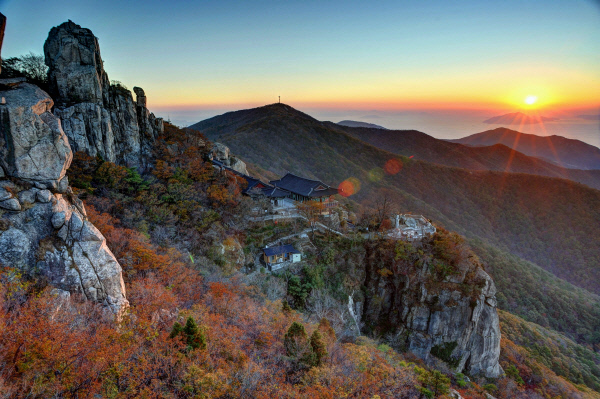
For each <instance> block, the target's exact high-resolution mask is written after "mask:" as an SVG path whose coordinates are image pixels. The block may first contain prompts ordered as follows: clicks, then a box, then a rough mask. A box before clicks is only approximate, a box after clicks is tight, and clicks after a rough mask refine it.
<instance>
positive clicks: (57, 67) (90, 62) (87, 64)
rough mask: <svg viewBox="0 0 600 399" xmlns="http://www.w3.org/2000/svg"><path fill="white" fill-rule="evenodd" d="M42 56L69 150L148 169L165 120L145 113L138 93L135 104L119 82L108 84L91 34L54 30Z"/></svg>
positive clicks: (73, 27)
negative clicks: (46, 66)
mask: <svg viewBox="0 0 600 399" xmlns="http://www.w3.org/2000/svg"><path fill="white" fill-rule="evenodd" d="M44 55H45V59H46V65H48V67H49V70H48V83H49V87H50V94H51V96H52V98H53V99H54V100H55V109H54V113H55V115H56V116H57V117H59V118H60V119H61V120H62V124H63V129H64V131H65V133H66V134H67V136H68V137H69V142H70V144H71V147H72V148H73V151H84V152H86V153H88V154H89V155H91V156H96V155H100V156H101V157H103V158H104V159H105V160H108V161H111V162H115V163H118V164H121V165H125V166H129V167H136V168H140V169H145V168H147V167H148V166H149V164H150V162H151V149H152V145H153V143H154V141H155V139H156V137H157V136H158V135H159V134H160V133H161V132H162V131H163V120H162V118H156V117H155V116H154V114H152V113H150V112H149V111H148V109H147V108H146V96H145V94H144V91H143V90H142V89H140V88H138V87H136V88H134V91H135V93H136V96H137V99H136V101H134V100H133V97H132V95H131V92H130V91H129V90H127V89H126V88H124V87H123V86H122V85H121V84H120V83H115V84H112V85H111V84H110V81H109V79H108V76H107V74H106V72H105V71H104V66H103V62H102V57H101V56H100V47H99V45H98V39H97V38H96V37H95V36H94V35H93V33H92V31H90V30H89V29H85V28H82V27H81V26H79V25H77V24H75V23H73V22H72V21H68V22H65V23H63V24H61V25H60V26H57V27H54V28H52V30H50V33H49V34H48V39H46V42H45V43H44Z"/></svg>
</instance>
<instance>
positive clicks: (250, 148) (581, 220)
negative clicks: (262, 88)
mask: <svg viewBox="0 0 600 399" xmlns="http://www.w3.org/2000/svg"><path fill="white" fill-rule="evenodd" d="M194 127H195V128H198V129H200V130H201V131H203V132H204V133H205V134H206V135H207V136H208V137H209V138H211V139H214V140H218V141H222V142H224V143H226V144H227V145H230V146H231V148H232V151H234V152H235V153H236V154H238V155H239V156H241V157H242V158H243V159H245V160H247V161H249V162H252V163H255V164H257V165H258V166H260V167H261V168H264V169H267V170H270V171H272V172H275V173H278V174H282V173H284V172H285V171H291V172H294V173H298V174H301V175H305V176H308V177H318V178H319V179H321V180H323V181H325V182H327V183H330V184H332V183H333V184H337V183H340V182H342V181H344V180H346V179H349V178H354V179H356V180H353V181H354V183H355V185H356V187H355V191H356V194H354V195H353V196H352V197H351V198H352V199H355V200H357V201H360V202H364V203H366V204H368V203H369V202H371V203H374V202H375V200H376V199H377V198H381V197H383V196H389V197H392V198H393V199H394V200H395V201H397V202H398V203H399V204H400V207H401V209H402V210H404V211H412V212H414V213H423V214H426V215H427V216H428V217H430V218H432V219H433V220H434V221H435V222H437V223H439V224H441V225H443V226H445V227H446V228H448V229H451V230H456V231H459V232H461V234H464V235H466V236H467V237H472V238H477V237H480V238H484V239H486V240H488V241H489V242H490V243H491V244H493V245H495V246H498V247H499V248H501V249H503V250H507V251H509V252H511V253H513V254H515V255H518V256H520V257H522V258H524V259H526V260H529V261H532V262H534V263H536V264H537V265H539V266H541V267H542V268H544V269H546V270H549V271H551V272H552V273H554V274H555V275H557V276H559V277H561V278H564V279H565V280H567V281H570V282H572V283H573V284H576V285H578V286H580V287H584V288H586V289H589V290H590V291H592V292H596V293H598V292H600V283H599V281H600V269H599V268H598V267H597V265H598V264H600V240H597V237H598V236H599V234H600V191H598V190H594V189H590V188H588V187H586V186H584V185H581V184H577V183H573V182H571V181H568V180H564V179H556V178H548V177H542V176H534V175H529V174H518V173H502V172H484V171H469V170H466V169H459V168H450V167H445V166H441V165H435V164H431V163H428V162H422V161H416V160H412V159H408V158H405V157H400V158H399V163H400V164H401V170H400V171H399V172H398V173H395V174H389V173H384V172H383V171H384V169H385V168H386V163H387V162H388V161H390V160H391V159H397V156H396V155H394V154H391V153H389V152H386V151H383V150H380V149H378V148H375V147H373V146H371V145H369V144H367V143H365V142H362V141H360V140H358V139H356V138H354V137H351V136H349V135H347V134H345V133H344V132H342V131H340V130H337V129H331V128H330V127H329V126H328V124H326V123H322V122H319V121H317V120H315V119H313V118H311V117H310V116H308V115H306V114H303V113H301V112H298V111H296V110H294V109H293V108H291V107H289V106H286V105H283V104H281V105H278V104H275V105H271V106H266V107H262V108H256V109H252V110H246V111H238V112H234V113H228V114H225V115H223V116H218V117H214V118H211V119H209V120H206V121H203V122H200V123H198V124H196V125H194ZM394 162H396V161H394ZM388 165H389V164H388ZM392 172H393V170H392Z"/></svg>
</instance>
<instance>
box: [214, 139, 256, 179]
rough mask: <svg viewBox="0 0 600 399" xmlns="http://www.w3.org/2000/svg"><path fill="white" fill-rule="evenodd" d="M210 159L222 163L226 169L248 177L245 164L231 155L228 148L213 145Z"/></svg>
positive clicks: (221, 145)
mask: <svg viewBox="0 0 600 399" xmlns="http://www.w3.org/2000/svg"><path fill="white" fill-rule="evenodd" d="M210 155H211V157H212V159H216V160H217V161H219V162H222V163H223V165H225V166H226V167H228V168H230V169H233V170H235V171H236V172H239V173H241V174H244V175H248V170H247V169H246V163H245V162H244V161H242V160H241V159H239V158H236V157H234V156H232V155H231V152H230V151H229V147H227V146H226V145H225V144H222V143H214V144H213V147H212V152H211V154H210Z"/></svg>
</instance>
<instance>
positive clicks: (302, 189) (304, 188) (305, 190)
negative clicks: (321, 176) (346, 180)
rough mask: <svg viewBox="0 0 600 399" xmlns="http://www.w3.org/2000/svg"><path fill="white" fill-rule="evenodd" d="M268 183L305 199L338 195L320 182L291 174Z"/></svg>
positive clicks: (333, 189) (336, 191) (334, 190)
mask: <svg viewBox="0 0 600 399" xmlns="http://www.w3.org/2000/svg"><path fill="white" fill-rule="evenodd" d="M270 183H271V184H273V185H274V186H276V187H279V188H282V189H284V190H287V191H290V192H292V193H294V194H299V195H302V196H305V197H324V196H330V195H334V194H337V193H338V190H337V189H336V188H332V187H330V186H328V185H327V184H325V183H323V182H322V181H319V180H311V179H306V178H304V177H300V176H296V175H294V174H292V173H287V174H286V175H285V176H283V177H282V178H281V179H279V180H271V181H270Z"/></svg>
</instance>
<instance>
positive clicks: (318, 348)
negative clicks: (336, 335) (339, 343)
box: [310, 330, 328, 366]
mask: <svg viewBox="0 0 600 399" xmlns="http://www.w3.org/2000/svg"><path fill="white" fill-rule="evenodd" d="M310 347H311V349H312V351H313V353H314V355H315V364H314V366H320V365H321V364H323V361H324V359H325V358H326V357H327V355H328V353H327V346H326V345H325V342H323V337H322V336H321V334H320V333H319V330H315V332H313V333H312V335H311V336H310Z"/></svg>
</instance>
